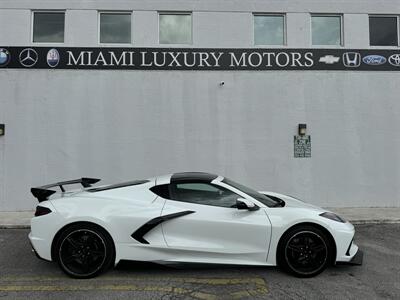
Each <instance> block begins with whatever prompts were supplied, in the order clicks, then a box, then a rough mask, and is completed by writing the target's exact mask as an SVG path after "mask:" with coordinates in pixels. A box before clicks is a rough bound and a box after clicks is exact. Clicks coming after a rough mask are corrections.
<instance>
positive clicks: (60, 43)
mask: <svg viewBox="0 0 400 300" xmlns="http://www.w3.org/2000/svg"><path fill="white" fill-rule="evenodd" d="M35 13H58V14H59V13H63V14H64V38H63V41H62V42H35V41H34V40H33V33H34V29H35V28H34V24H35ZM66 23H67V10H66V9H32V10H31V43H32V44H35V45H36V44H40V45H63V44H65V36H66V34H65V33H66V30H65V28H66Z"/></svg>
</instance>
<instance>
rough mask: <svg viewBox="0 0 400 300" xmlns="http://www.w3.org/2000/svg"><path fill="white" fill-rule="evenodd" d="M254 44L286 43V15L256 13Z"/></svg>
mask: <svg viewBox="0 0 400 300" xmlns="http://www.w3.org/2000/svg"><path fill="white" fill-rule="evenodd" d="M254 44H256V45H284V44H285V16H284V15H254Z"/></svg>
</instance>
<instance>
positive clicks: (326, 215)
mask: <svg viewBox="0 0 400 300" xmlns="http://www.w3.org/2000/svg"><path fill="white" fill-rule="evenodd" d="M320 216H321V217H324V218H327V219H330V220H333V221H336V222H340V223H346V220H345V219H343V218H342V217H339V216H338V215H337V214H334V213H331V212H324V213H322V214H320Z"/></svg>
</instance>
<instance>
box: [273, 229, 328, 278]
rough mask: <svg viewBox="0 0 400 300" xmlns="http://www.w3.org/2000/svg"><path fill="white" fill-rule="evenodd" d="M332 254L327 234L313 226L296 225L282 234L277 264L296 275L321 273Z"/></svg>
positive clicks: (304, 275) (306, 275)
mask: <svg viewBox="0 0 400 300" xmlns="http://www.w3.org/2000/svg"><path fill="white" fill-rule="evenodd" d="M332 255H333V251H332V245H331V242H330V239H329V238H328V236H327V235H326V234H325V233H324V232H323V231H322V230H320V229H318V228H316V227H313V226H308V225H304V226H298V227H295V228H293V229H290V230H289V231H288V232H286V233H285V234H284V235H283V236H282V239H281V241H280V242H279V246H278V253H277V260H278V265H279V266H280V267H281V268H282V269H284V270H285V271H287V272H290V273H292V274H294V275H296V276H298V277H312V276H315V275H317V274H319V273H321V272H322V271H323V270H324V269H325V268H326V267H327V266H328V264H329V263H330V261H331V256H332Z"/></svg>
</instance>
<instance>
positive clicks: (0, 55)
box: [0, 48, 11, 67]
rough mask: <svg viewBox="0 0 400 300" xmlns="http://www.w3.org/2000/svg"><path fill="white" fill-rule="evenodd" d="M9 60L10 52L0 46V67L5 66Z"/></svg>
mask: <svg viewBox="0 0 400 300" xmlns="http://www.w3.org/2000/svg"><path fill="white" fill-rule="evenodd" d="M10 60H11V54H10V52H9V51H8V50H7V49H4V48H0V67H5V66H6V65H8V63H9V62H10Z"/></svg>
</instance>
